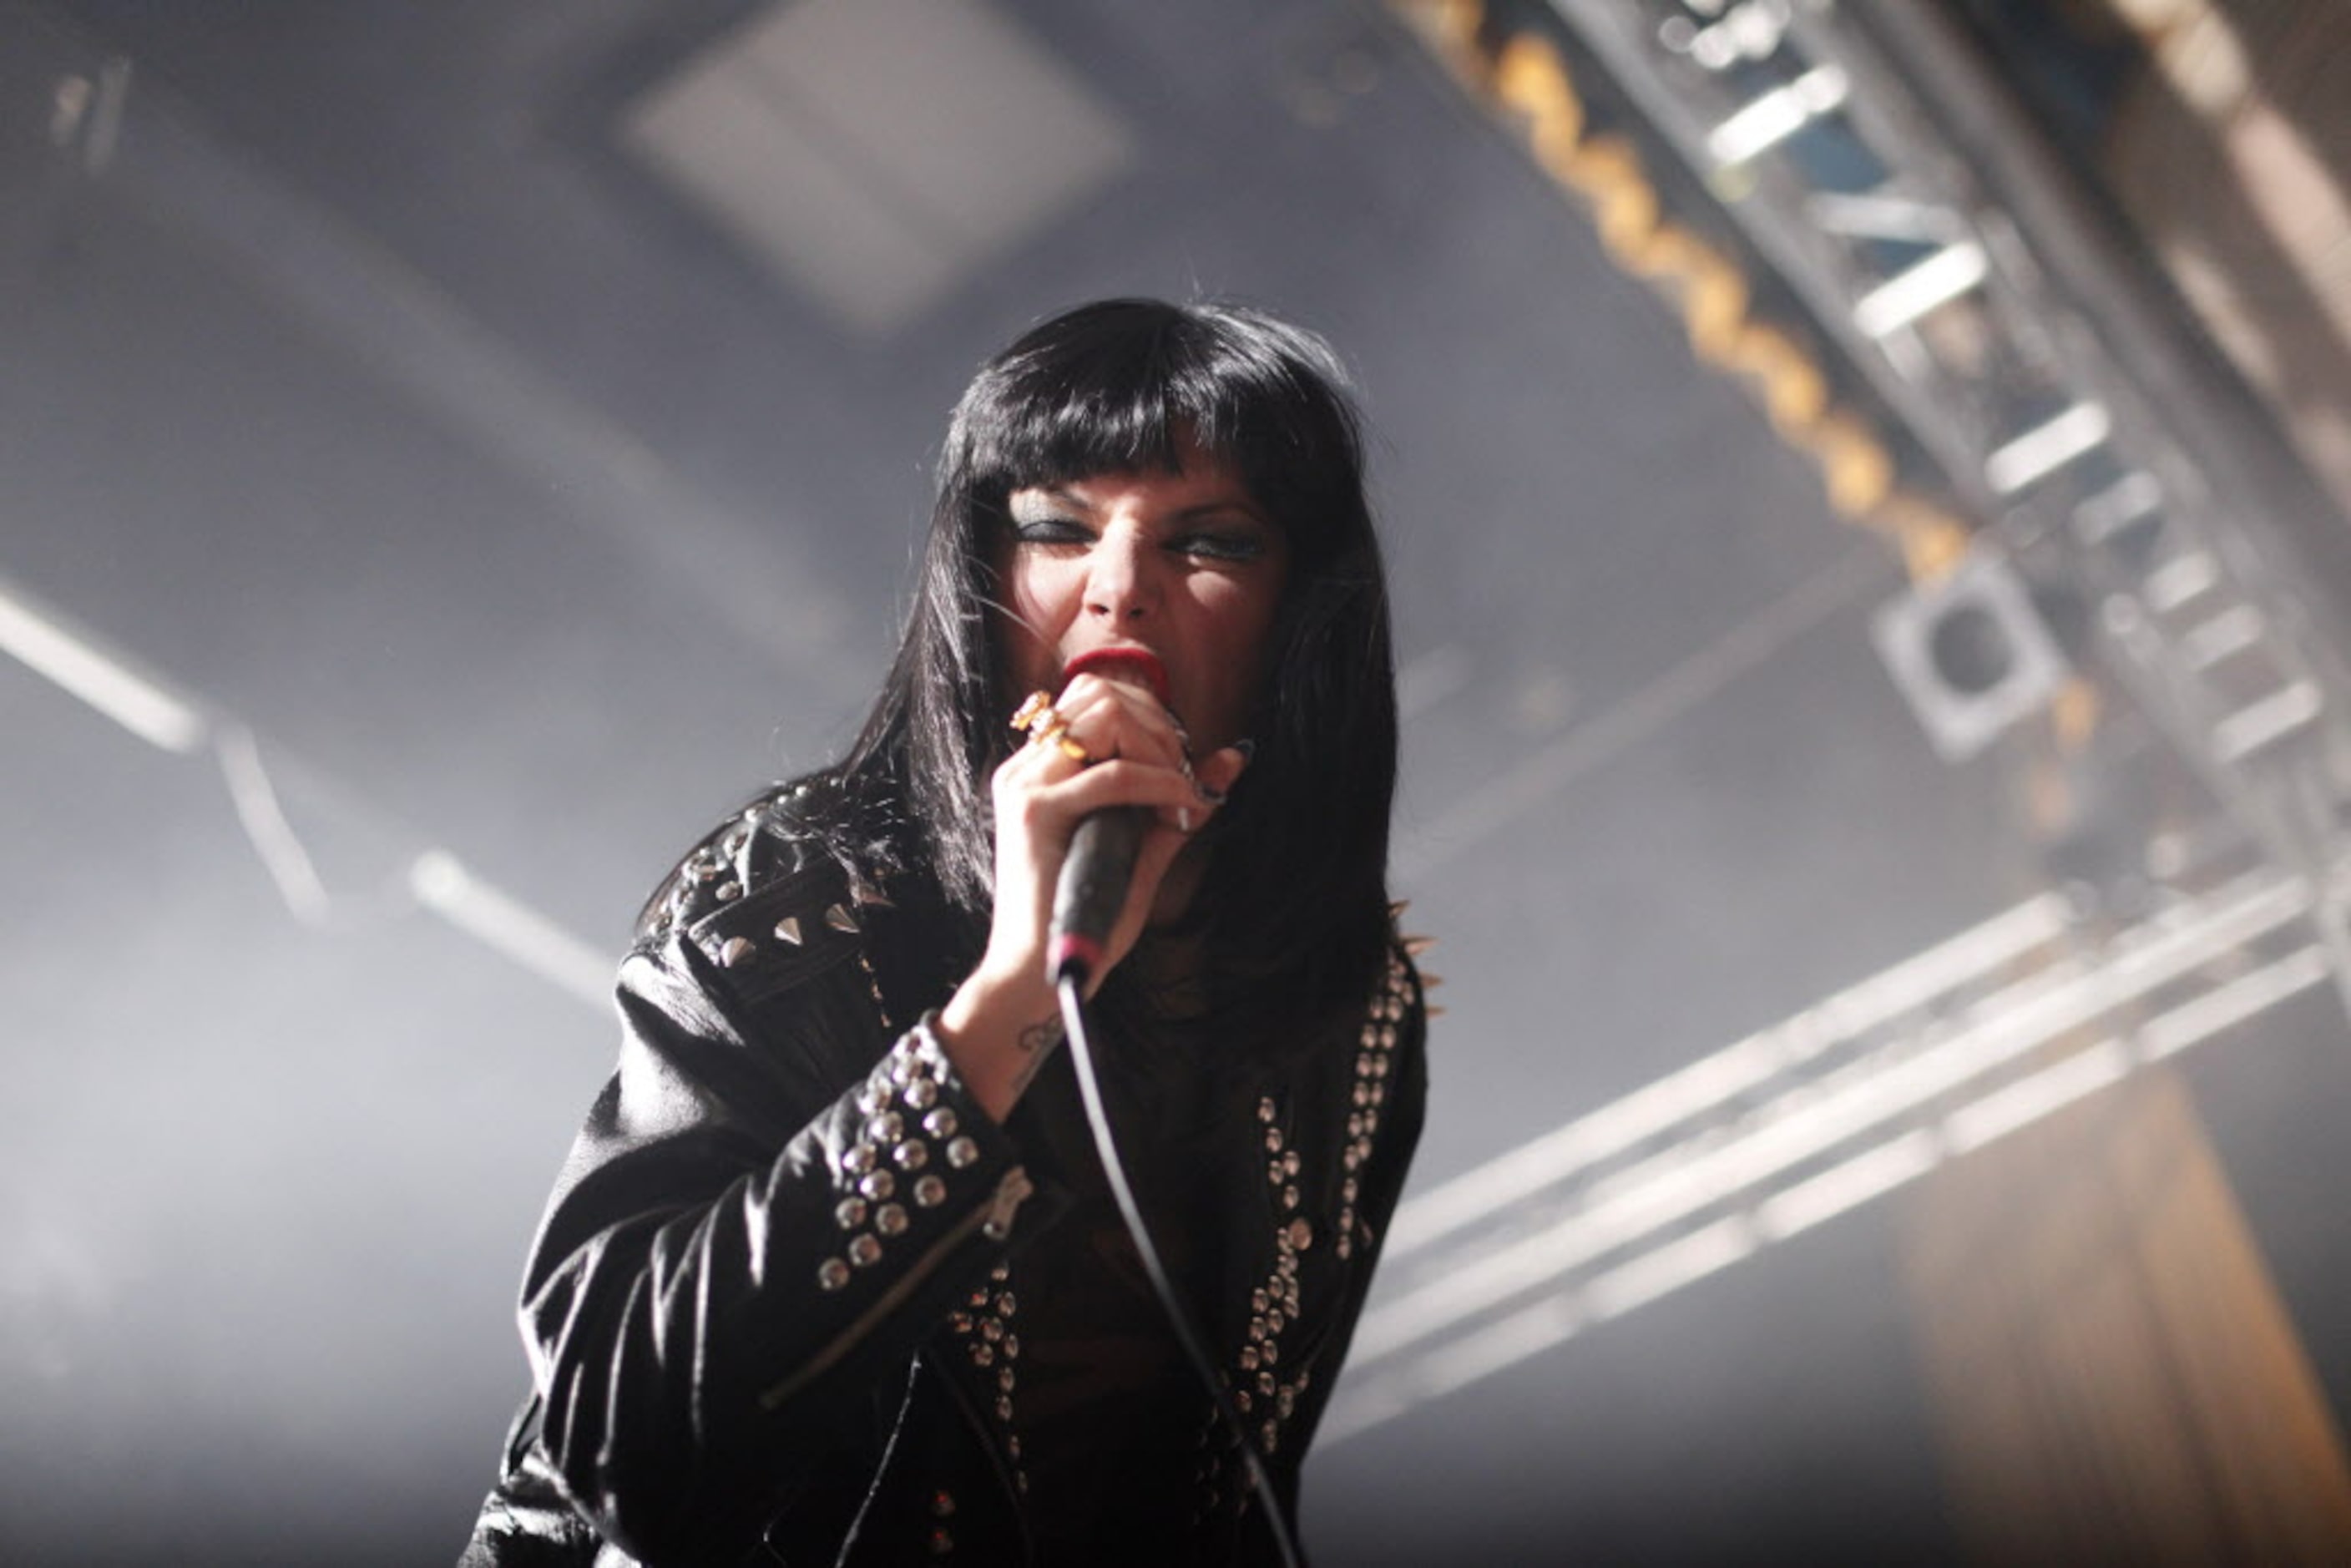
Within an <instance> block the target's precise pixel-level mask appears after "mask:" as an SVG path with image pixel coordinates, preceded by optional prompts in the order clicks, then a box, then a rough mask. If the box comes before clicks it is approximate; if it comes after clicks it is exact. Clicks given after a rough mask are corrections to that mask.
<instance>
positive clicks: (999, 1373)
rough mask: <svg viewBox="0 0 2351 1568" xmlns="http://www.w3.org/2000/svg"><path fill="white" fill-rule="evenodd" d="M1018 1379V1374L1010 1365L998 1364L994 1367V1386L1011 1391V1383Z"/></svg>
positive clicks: (1007, 1392)
mask: <svg viewBox="0 0 2351 1568" xmlns="http://www.w3.org/2000/svg"><path fill="white" fill-rule="evenodd" d="M1017 1382H1019V1374H1018V1373H1016V1372H1014V1371H1013V1370H1012V1369H1011V1368H1010V1367H1008V1366H999V1367H998V1368H997V1369H996V1386H997V1387H998V1389H1000V1390H1002V1391H1003V1392H1004V1393H1006V1394H1009V1393H1011V1392H1012V1385H1014V1384H1015V1383H1017Z"/></svg>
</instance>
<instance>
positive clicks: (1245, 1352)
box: [1241, 1344, 1257, 1372]
mask: <svg viewBox="0 0 2351 1568" xmlns="http://www.w3.org/2000/svg"><path fill="white" fill-rule="evenodd" d="M1241 1370H1242V1371H1243V1372H1255V1371H1256V1370H1257V1346H1255V1345H1253V1344H1245V1345H1243V1346H1241Z"/></svg>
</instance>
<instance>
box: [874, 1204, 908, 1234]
mask: <svg viewBox="0 0 2351 1568" xmlns="http://www.w3.org/2000/svg"><path fill="white" fill-rule="evenodd" d="M873 1228H874V1229H876V1230H878V1231H880V1232H881V1233H882V1234H883V1235H884V1236H903V1235H904V1234H905V1232H906V1211H905V1210H904V1209H903V1208H901V1207H898V1206H897V1205H896V1204H894V1203H885V1204H883V1206H882V1207H880V1208H879V1209H878V1210H876V1211H875V1212H874V1215H873Z"/></svg>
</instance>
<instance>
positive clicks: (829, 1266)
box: [816, 1258, 849, 1291]
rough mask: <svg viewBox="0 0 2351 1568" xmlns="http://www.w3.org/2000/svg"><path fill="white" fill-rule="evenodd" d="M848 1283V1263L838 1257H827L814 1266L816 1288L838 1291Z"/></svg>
mask: <svg viewBox="0 0 2351 1568" xmlns="http://www.w3.org/2000/svg"><path fill="white" fill-rule="evenodd" d="M848 1283H849V1265H848V1264H846V1263H844V1262H842V1261H841V1260H840V1259H838V1258H828V1259H826V1260H824V1261H823V1262H821V1263H820V1264H818V1265H817V1266H816V1288H817V1289H818V1290H820V1291H838V1290H840V1289H841V1287H842V1286H843V1285H846V1284H848Z"/></svg>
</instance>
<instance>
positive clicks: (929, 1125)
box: [923, 1105, 956, 1138]
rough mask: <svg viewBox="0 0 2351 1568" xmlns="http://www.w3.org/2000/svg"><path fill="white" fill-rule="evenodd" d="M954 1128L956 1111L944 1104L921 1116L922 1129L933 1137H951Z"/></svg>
mask: <svg viewBox="0 0 2351 1568" xmlns="http://www.w3.org/2000/svg"><path fill="white" fill-rule="evenodd" d="M955 1130H956V1113H954V1112H953V1111H950V1110H948V1109H947V1108H946V1106H945V1105H942V1106H940V1107H939V1108H938V1109H937V1110H935V1111H934V1112H932V1113H930V1114H929V1115H927V1116H925V1117H924V1118H923V1131H925V1133H928V1134H930V1135H931V1136H933V1137H934V1138H952V1137H954V1136H955Z"/></svg>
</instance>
